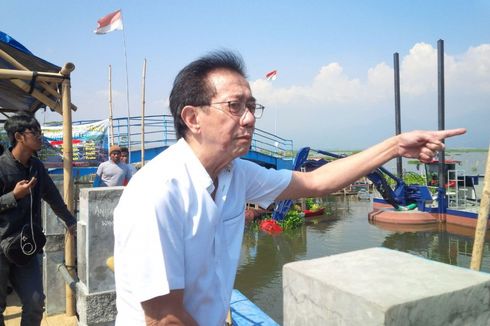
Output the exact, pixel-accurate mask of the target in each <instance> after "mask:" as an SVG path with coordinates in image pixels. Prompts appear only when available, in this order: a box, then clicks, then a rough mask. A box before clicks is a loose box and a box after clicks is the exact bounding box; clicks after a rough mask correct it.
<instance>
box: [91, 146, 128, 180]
mask: <svg viewBox="0 0 490 326" xmlns="http://www.w3.org/2000/svg"><path fill="white" fill-rule="evenodd" d="M109 156H110V158H109V160H107V161H105V162H102V163H100V165H99V167H98V168H97V173H96V176H95V181H94V185H93V186H94V187H114V186H123V185H124V181H125V180H127V181H129V180H130V179H131V176H132V173H131V170H130V168H129V166H128V165H127V164H126V163H124V162H122V161H121V148H120V147H119V146H118V145H112V146H111V147H110V148H109Z"/></svg>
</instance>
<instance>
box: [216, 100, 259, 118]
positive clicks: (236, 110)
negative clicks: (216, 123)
mask: <svg viewBox="0 0 490 326" xmlns="http://www.w3.org/2000/svg"><path fill="white" fill-rule="evenodd" d="M217 104H228V112H230V113H231V114H232V115H234V116H237V117H242V116H243V115H244V114H245V112H246V110H247V109H248V110H249V111H250V113H252V114H253V116H254V117H255V118H256V119H259V118H260V117H262V113H264V108H265V107H264V106H263V105H261V104H257V103H254V102H249V103H245V102H240V101H224V102H215V103H211V104H209V106H211V107H213V108H215V109H219V110H221V107H216V106H214V105H217Z"/></svg>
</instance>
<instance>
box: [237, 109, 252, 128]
mask: <svg viewBox="0 0 490 326" xmlns="http://www.w3.org/2000/svg"><path fill="white" fill-rule="evenodd" d="M255 120H256V118H255V116H254V114H253V113H252V112H251V111H250V110H249V109H248V108H247V109H246V110H245V113H244V114H243V115H242V118H241V119H240V121H241V122H242V124H243V125H253V124H255Z"/></svg>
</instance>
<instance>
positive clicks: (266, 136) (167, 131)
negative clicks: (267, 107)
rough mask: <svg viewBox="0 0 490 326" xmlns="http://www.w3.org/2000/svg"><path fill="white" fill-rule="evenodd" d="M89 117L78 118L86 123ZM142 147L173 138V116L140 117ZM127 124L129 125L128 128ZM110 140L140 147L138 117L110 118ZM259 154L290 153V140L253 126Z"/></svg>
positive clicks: (168, 142)
mask: <svg viewBox="0 0 490 326" xmlns="http://www.w3.org/2000/svg"><path fill="white" fill-rule="evenodd" d="M88 122H93V121H78V122H77V123H88ZM143 122H144V133H145V141H144V142H145V144H144V146H145V149H149V148H154V147H161V146H170V145H172V144H173V143H175V142H176V141H177V137H176V133H175V128H174V123H173V118H172V116H171V115H167V114H165V115H151V116H146V117H145V119H144V121H143ZM128 125H129V126H130V128H129V131H130V132H129V131H128ZM113 128H114V143H116V144H118V145H120V146H127V147H130V148H131V150H132V151H134V150H140V149H141V130H142V129H141V128H142V119H141V117H131V118H115V119H113ZM250 149H251V150H252V151H256V152H259V153H262V154H266V155H270V156H274V157H282V158H284V157H292V156H293V155H294V154H293V141H292V140H290V139H284V138H281V137H278V136H276V135H274V134H271V133H269V132H267V131H264V130H262V129H258V128H256V129H255V132H254V136H253V139H252V145H251V148H250Z"/></svg>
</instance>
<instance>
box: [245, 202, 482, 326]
mask: <svg viewBox="0 0 490 326" xmlns="http://www.w3.org/2000/svg"><path fill="white" fill-rule="evenodd" d="M325 200H326V201H328V207H330V213H329V214H328V215H327V216H324V217H321V218H316V219H314V220H311V221H308V222H307V223H306V224H305V225H303V226H302V227H300V228H298V229H295V230H293V231H290V232H285V233H283V234H280V235H277V236H270V235H268V234H265V233H263V232H260V231H256V230H252V229H247V230H246V231H245V234H244V241H243V245H242V256H241V263H240V266H239V269H238V274H237V279H236V283H235V288H237V289H239V290H240V291H241V292H242V293H243V294H244V295H245V296H247V297H248V298H249V299H250V300H252V301H253V302H254V303H255V304H257V305H258V306H259V307H260V308H261V309H262V310H264V311H265V312H266V313H267V314H268V315H269V316H271V318H273V319H274V320H275V321H277V322H278V323H280V324H282V316H283V312H282V299H283V298H282V266H283V265H284V264H286V263H288V262H293V261H299V260H304V259H313V258H319V257H324V256H328V255H334V254H339V253H343V252H348V251H353V250H360V249H366V248H371V247H385V248H390V249H394V250H399V251H403V252H407V253H411V254H414V255H418V256H422V257H426V258H428V259H431V260H435V261H439V262H443V263H447V264H451V265H458V266H462V267H465V268H469V266H470V261H471V253H472V248H473V240H472V238H473V236H474V230H473V229H467V228H461V227H453V226H449V225H446V224H441V225H432V226H429V227H427V226H423V227H419V228H418V229H417V228H416V227H414V228H407V227H405V228H404V229H394V228H393V225H383V226H376V225H372V224H370V223H369V222H368V218H367V214H368V213H369V212H370V211H371V207H372V204H371V202H369V201H359V200H357V199H356V198H353V197H351V198H349V197H346V198H344V197H328V198H326V199H325ZM482 271H485V272H490V256H489V245H488V240H487V241H486V242H485V247H484V258H483V262H482Z"/></svg>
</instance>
